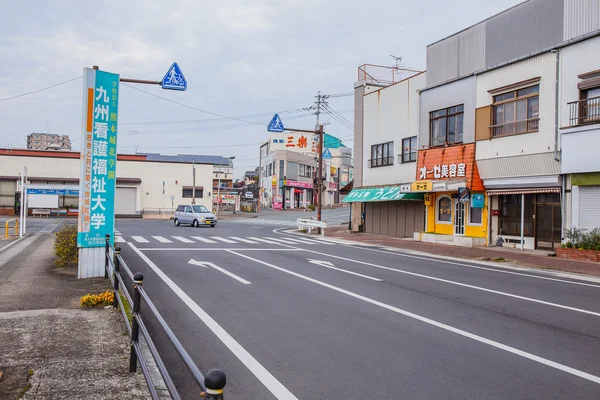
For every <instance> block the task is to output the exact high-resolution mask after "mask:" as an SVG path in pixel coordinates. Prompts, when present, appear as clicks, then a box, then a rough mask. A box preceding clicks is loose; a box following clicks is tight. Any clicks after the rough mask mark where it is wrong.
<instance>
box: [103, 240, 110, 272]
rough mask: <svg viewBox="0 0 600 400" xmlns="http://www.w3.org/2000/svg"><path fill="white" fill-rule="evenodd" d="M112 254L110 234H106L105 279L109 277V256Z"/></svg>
mask: <svg viewBox="0 0 600 400" xmlns="http://www.w3.org/2000/svg"><path fill="white" fill-rule="evenodd" d="M109 256H110V234H108V233H107V234H106V244H105V246H104V279H108V257H109Z"/></svg>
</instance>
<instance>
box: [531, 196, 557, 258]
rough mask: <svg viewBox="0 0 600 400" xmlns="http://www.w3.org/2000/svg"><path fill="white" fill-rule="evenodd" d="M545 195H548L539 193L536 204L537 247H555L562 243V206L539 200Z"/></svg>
mask: <svg viewBox="0 0 600 400" xmlns="http://www.w3.org/2000/svg"><path fill="white" fill-rule="evenodd" d="M545 197H547V196H543V195H538V203H537V204H536V206H535V247H536V248H538V249H555V248H556V247H558V246H560V243H561V223H562V215H561V208H560V203H542V202H539V200H543V199H544V198H545ZM557 197H558V196H557Z"/></svg>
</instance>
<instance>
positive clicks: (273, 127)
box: [267, 114, 285, 132]
mask: <svg viewBox="0 0 600 400" xmlns="http://www.w3.org/2000/svg"><path fill="white" fill-rule="evenodd" d="M267 131H269V132H283V131H285V128H284V127H283V122H281V118H279V115H278V114H275V115H273V118H272V119H271V122H269V126H268V127H267Z"/></svg>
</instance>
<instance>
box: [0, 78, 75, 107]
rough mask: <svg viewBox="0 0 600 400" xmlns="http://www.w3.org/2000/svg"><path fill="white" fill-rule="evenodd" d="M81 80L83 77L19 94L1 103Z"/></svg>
mask: <svg viewBox="0 0 600 400" xmlns="http://www.w3.org/2000/svg"><path fill="white" fill-rule="evenodd" d="M81 78H83V76H78V77H77V78H73V79H69V80H68V81H64V82H60V83H57V84H55V85H52V86H48V87H45V88H42V89H37V90H34V91H31V92H27V93H21V94H18V95H16V96H11V97H6V98H4V99H0V101H6V100H12V99H16V98H18V97H23V96H29V95H30V94H34V93H39V92H42V91H44V90H48V89H52V88H55V87H57V86H60V85H64V84H65V83H69V82H73V81H76V80H78V79H81Z"/></svg>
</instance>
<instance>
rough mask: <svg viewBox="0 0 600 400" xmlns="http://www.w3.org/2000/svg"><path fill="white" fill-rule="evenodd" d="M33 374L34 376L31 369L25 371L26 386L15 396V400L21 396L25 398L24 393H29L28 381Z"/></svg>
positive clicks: (29, 384)
mask: <svg viewBox="0 0 600 400" xmlns="http://www.w3.org/2000/svg"><path fill="white" fill-rule="evenodd" d="M33 374H34V372H33V370H32V369H31V368H29V371H27V385H25V387H24V388H23V389H21V391H20V392H19V394H18V395H17V400H18V399H22V398H23V396H25V393H27V392H28V391H29V389H31V382H29V379H30V378H31V377H32V376H33Z"/></svg>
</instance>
